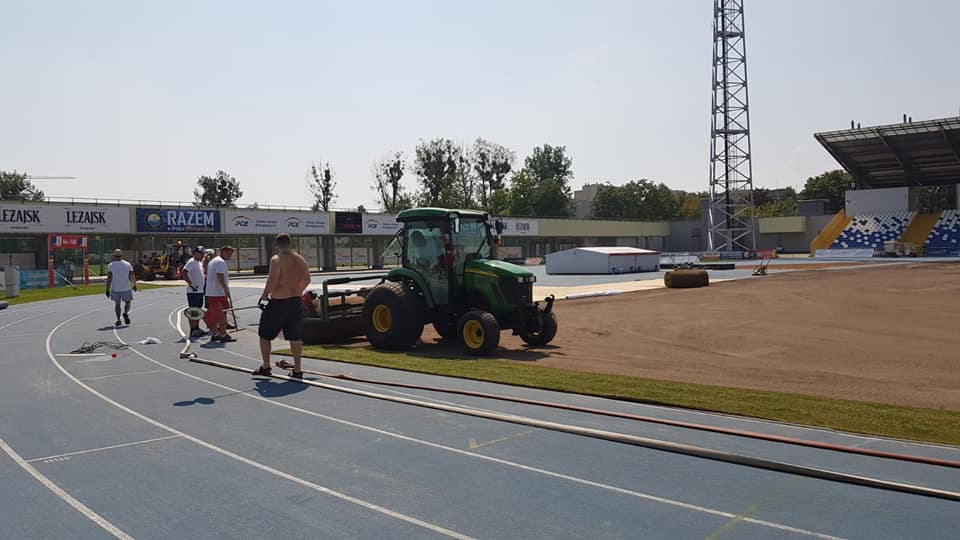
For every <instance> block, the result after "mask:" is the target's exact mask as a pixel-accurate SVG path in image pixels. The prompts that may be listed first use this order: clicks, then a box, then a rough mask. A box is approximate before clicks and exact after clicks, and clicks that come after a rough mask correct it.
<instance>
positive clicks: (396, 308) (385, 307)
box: [363, 281, 426, 350]
mask: <svg viewBox="0 0 960 540" xmlns="http://www.w3.org/2000/svg"><path fill="white" fill-rule="evenodd" d="M424 311H426V310H425V309H424V306H423V299H422V298H421V297H420V296H419V295H417V294H416V293H414V292H413V291H411V290H410V289H408V288H406V287H405V286H404V285H403V284H402V283H397V282H395V281H387V282H384V283H382V284H380V285H377V286H376V287H374V288H373V289H372V290H371V291H370V294H369V295H367V299H366V301H365V302H364V303H363V321H364V325H365V327H366V333H367V340H368V341H370V344H371V345H373V346H374V348H377V349H387V350H406V349H409V348H410V347H413V346H414V345H415V344H416V343H417V341H418V340H419V339H420V334H422V333H423V318H424Z"/></svg>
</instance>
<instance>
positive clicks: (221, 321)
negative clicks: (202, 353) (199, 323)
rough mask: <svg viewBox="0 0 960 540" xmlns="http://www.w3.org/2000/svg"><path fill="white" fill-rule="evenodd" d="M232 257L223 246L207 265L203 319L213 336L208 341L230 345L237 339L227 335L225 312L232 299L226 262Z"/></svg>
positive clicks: (230, 248) (228, 247)
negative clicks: (205, 302) (204, 313)
mask: <svg viewBox="0 0 960 540" xmlns="http://www.w3.org/2000/svg"><path fill="white" fill-rule="evenodd" d="M232 257H233V248H232V247H230V246H223V247H222V248H220V256H219V257H214V258H213V259H212V260H211V261H210V264H208V265H207V277H206V283H207V292H206V295H207V314H206V315H205V316H204V317H203V320H204V322H206V323H207V328H209V329H210V332H211V333H212V334H213V336H211V337H210V341H218V342H220V343H230V342H233V341H236V340H237V339H236V338H234V337H232V336H231V335H230V334H228V333H227V312H226V311H224V310H227V309H230V307H231V304H232V299H231V296H230V276H229V275H228V272H229V268H228V267H227V261H229V260H230V259H231V258H232Z"/></svg>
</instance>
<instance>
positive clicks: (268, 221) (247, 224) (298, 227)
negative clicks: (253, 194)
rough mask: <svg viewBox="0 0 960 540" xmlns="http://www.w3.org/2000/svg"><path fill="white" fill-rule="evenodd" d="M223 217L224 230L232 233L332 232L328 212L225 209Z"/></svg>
mask: <svg viewBox="0 0 960 540" xmlns="http://www.w3.org/2000/svg"><path fill="white" fill-rule="evenodd" d="M223 219H224V224H223V232H225V233H231V234H280V233H284V232H285V233H288V234H291V235H298V234H299V235H311V234H330V214H327V213H326V212H269V211H265V210H224V212H223Z"/></svg>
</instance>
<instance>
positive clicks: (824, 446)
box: [303, 358, 960, 469]
mask: <svg viewBox="0 0 960 540" xmlns="http://www.w3.org/2000/svg"><path fill="white" fill-rule="evenodd" d="M320 359H322V360H329V361H336V360H332V359H324V358H320ZM303 372H304V373H309V374H311V375H317V376H320V377H327V378H331V379H340V380H344V381H352V382H359V383H366V384H376V385H381V386H392V387H395V388H406V389H410V390H427V391H431V392H443V393H447V394H458V395H461V396H470V397H478V398H484V399H495V400H499V401H509V402H513V403H521V404H524V405H536V406H539V407H549V408H553V409H561V410H565V411H573V412H582V413H589V414H595V415H600V416H610V417H613V418H624V419H627V420H636V421H639V422H648V423H652V424H661V425H665V426H672V427H680V428H687V429H694V430H699V431H709V432H712V433H721V434H723V435H733V436H736V437H746V438H750V439H757V440H762V441H770V442H778V443H784V444H792V445H796V446H806V447H810V448H818V449H821V450H830V451H833V452H844V453H848V454H856V455H861V456H869V457H876V458H884V459H894V460H897V461H910V462H913V463H922V464H924V465H936V466H940V467H949V468H953V469H960V461H951V460H948V459H940V458H934V457H926V456H917V455H912V454H900V453H897V452H884V451H881V450H870V449H867V448H854V447H851V446H844V445H841V444H831V443H825V442H820V441H813V440H810V439H801V438H798V437H788V436H785V435H772V434H768V433H759V432H756V431H749V430H745V429H735V428H725V427H719V426H709V425H705V424H697V423H693V422H684V421H681V420H670V419H665V418H656V417H653V416H643V415H637V414H630V413H623V412H617V411H608V410H604V409H594V408H591V407H581V406H578V405H567V404H564V403H554V402H550V401H540V400H536V399H526V398H519V397H513V396H505V395H502V394H489V393H485V392H475V391H472V390H460V389H457V388H443V387H433V386H423V385H417V384H407V383H399V382H392V381H381V380H376V379H364V378H360V377H354V376H352V375H346V374H339V373H324V372H321V371H313V370H309V369H305V370H303Z"/></svg>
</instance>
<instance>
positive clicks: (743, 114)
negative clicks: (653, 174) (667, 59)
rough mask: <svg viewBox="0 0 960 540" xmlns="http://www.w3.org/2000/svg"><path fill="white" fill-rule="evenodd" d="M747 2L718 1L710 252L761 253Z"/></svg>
mask: <svg viewBox="0 0 960 540" xmlns="http://www.w3.org/2000/svg"><path fill="white" fill-rule="evenodd" d="M747 103H748V100H747V45H746V40H745V38H744V27H743V0H714V4H713V107H712V109H711V117H712V125H711V130H710V135H711V136H710V217H709V220H710V228H709V234H708V243H709V249H710V251H734V250H737V251H748V250H754V249H756V239H755V238H754V234H753V220H752V216H751V214H752V212H751V209H752V208H753V166H752V164H751V161H750V113H749V107H748V104H747Z"/></svg>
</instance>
